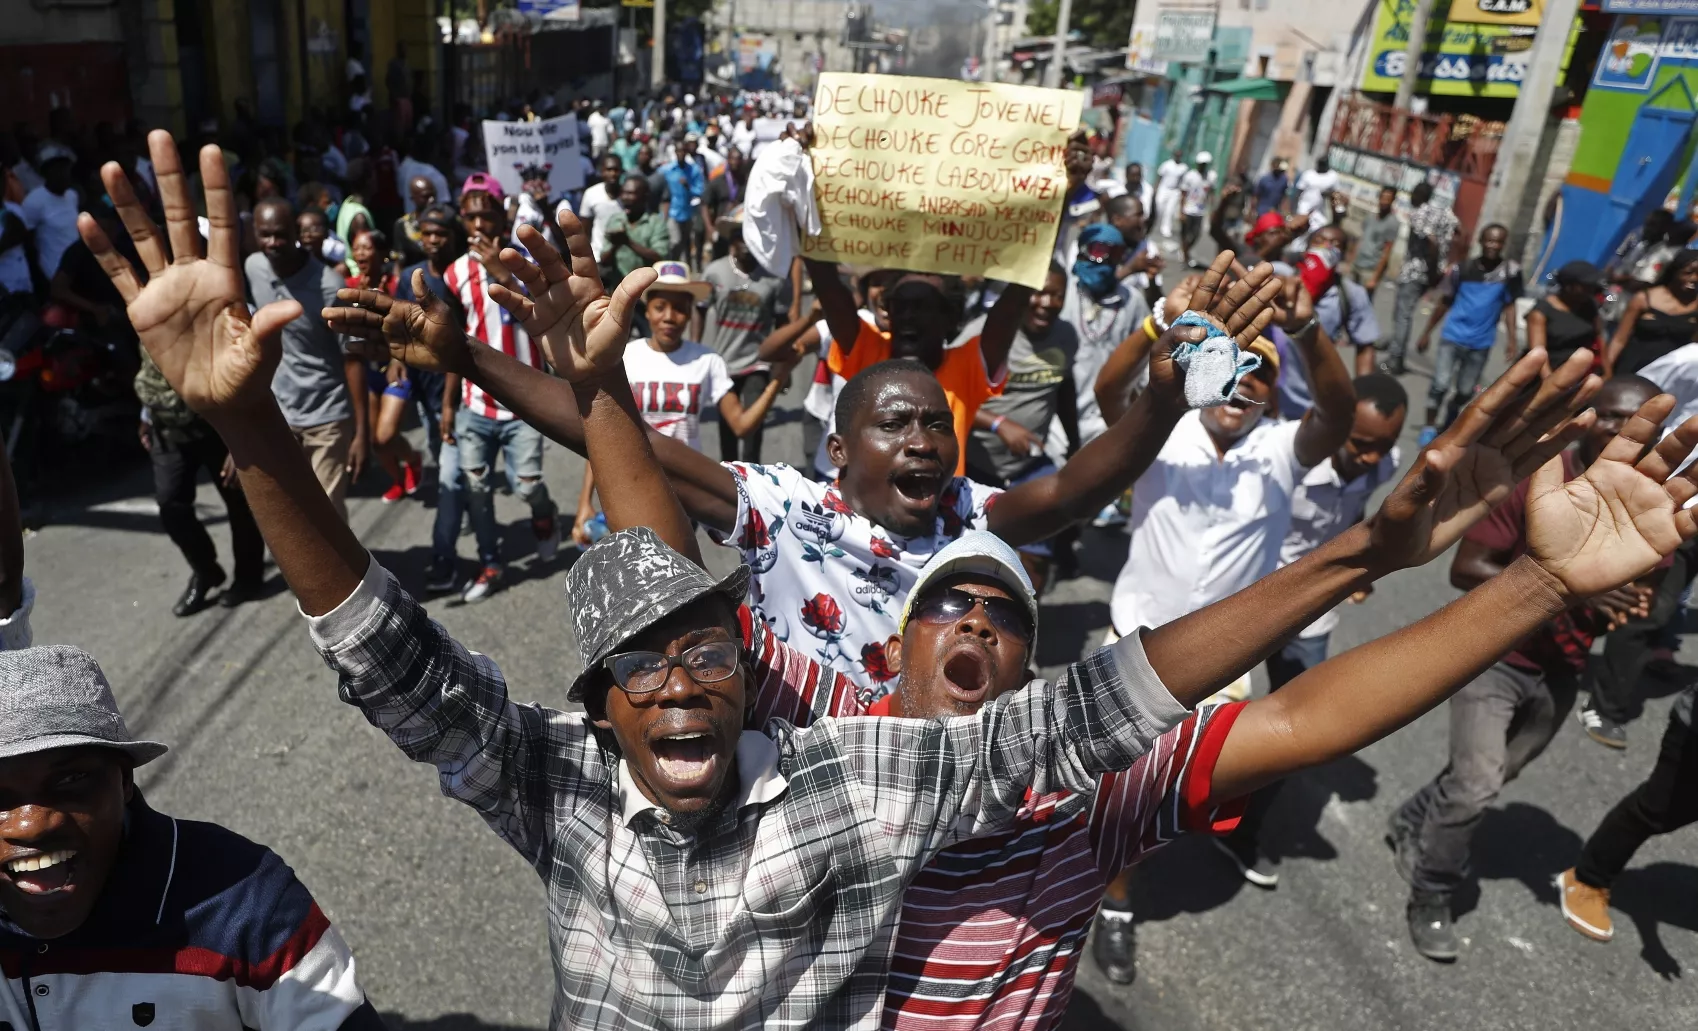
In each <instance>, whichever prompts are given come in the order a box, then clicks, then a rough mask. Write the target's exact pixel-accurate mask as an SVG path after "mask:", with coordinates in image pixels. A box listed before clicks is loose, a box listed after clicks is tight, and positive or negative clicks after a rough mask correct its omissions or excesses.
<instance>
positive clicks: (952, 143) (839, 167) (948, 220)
mask: <svg viewBox="0 0 1698 1031" xmlns="http://www.w3.org/2000/svg"><path fill="white" fill-rule="evenodd" d="M1080 100H1081V97H1080V94H1079V93H1078V92H1076V91H1071V90H1052V89H1038V88H1036V87H1032V86H1007V85H1002V84H997V83H976V82H961V81H957V80H954V79H921V78H906V77H901V78H898V77H894V76H883V75H857V74H847V73H828V74H824V75H821V76H820V85H819V92H818V94H817V96H816V97H815V100H814V108H815V114H814V146H813V151H812V154H813V167H814V199H815V200H816V202H817V203H818V205H819V212H820V222H821V223H822V225H823V231H822V232H821V233H820V235H818V236H812V237H804V238H803V240H802V253H803V254H805V255H807V256H808V257H811V258H818V259H820V260H822V261H837V262H844V263H848V264H852V265H871V266H877V267H883V268H901V269H913V270H916V271H921V272H940V273H946V274H972V275H980V276H987V277H990V278H992V279H1004V280H1008V281H1009V282H1014V283H1023V284H1026V285H1028V286H1033V287H1041V286H1042V285H1043V281H1044V274H1045V272H1046V271H1047V270H1048V268H1049V262H1050V252H1051V250H1053V249H1054V247H1055V235H1056V229H1057V226H1058V224H1059V222H1060V219H1061V205H1062V197H1063V196H1064V195H1065V194H1066V192H1067V172H1066V168H1065V167H1064V163H1063V156H1064V154H1065V152H1066V148H1067V137H1068V134H1069V133H1070V132H1071V131H1072V130H1073V129H1075V128H1076V127H1077V126H1078V125H1079V109H1080Z"/></svg>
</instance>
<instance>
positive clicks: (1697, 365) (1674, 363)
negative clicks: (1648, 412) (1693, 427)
mask: <svg viewBox="0 0 1698 1031" xmlns="http://www.w3.org/2000/svg"><path fill="white" fill-rule="evenodd" d="M1638 375H1640V376H1643V377H1645V378H1646V379H1648V380H1650V381H1651V382H1652V383H1655V384H1656V385H1657V387H1658V389H1660V390H1662V392H1663V393H1665V394H1673V395H1674V411H1672V412H1670V413H1669V417H1668V418H1667V419H1664V420H1663V428H1664V429H1667V430H1673V429H1674V428H1675V427H1676V426H1679V425H1680V424H1681V423H1683V422H1685V421H1686V420H1688V419H1690V418H1692V417H1693V416H1694V415H1698V343H1692V344H1683V345H1682V346H1680V347H1677V348H1675V349H1674V350H1672V351H1670V352H1669V353H1668V354H1665V355H1663V356H1662V357H1660V358H1658V359H1657V360H1656V361H1653V362H1651V363H1649V364H1647V365H1646V366H1644V367H1643V368H1641V369H1640V370H1639V372H1638Z"/></svg>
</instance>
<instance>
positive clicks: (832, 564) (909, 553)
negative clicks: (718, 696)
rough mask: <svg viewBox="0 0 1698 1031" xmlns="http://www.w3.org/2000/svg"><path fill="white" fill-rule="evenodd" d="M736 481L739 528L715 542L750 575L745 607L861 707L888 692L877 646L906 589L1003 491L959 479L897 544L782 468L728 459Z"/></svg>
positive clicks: (979, 522)
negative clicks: (921, 525)
mask: <svg viewBox="0 0 1698 1031" xmlns="http://www.w3.org/2000/svg"><path fill="white" fill-rule="evenodd" d="M725 467H726V468H727V469H730V470H731V472H732V474H733V475H734V476H735V477H736V480H737V495H738V501H737V522H736V525H734V526H733V527H732V528H731V532H730V533H729V534H719V533H714V534H713V537H714V539H715V540H718V541H719V542H720V543H722V544H725V545H727V546H728V547H733V548H736V549H737V550H738V551H740V552H741V553H742V558H743V561H744V562H746V563H748V566H749V569H750V570H751V571H752V572H753V573H754V579H753V580H751V581H750V583H749V606H750V608H751V609H752V610H753V611H754V612H755V614H756V615H758V616H760V618H761V619H762V620H763V621H765V622H766V623H767V625H768V626H770V627H771V628H772V632H773V633H774V634H776V635H778V638H779V640H781V641H785V642H788V643H789V645H790V647H792V648H795V649H797V650H798V651H802V652H806V653H807V654H809V655H810V656H812V657H813V658H816V659H818V660H819V661H820V662H822V663H825V664H826V665H829V666H831V667H832V668H834V669H837V670H840V671H841V672H842V673H843V674H844V675H845V676H847V677H848V678H849V679H850V680H852V681H854V682H855V684H856V686H857V687H858V688H860V692H859V693H860V694H861V696H862V698H863V700H866V701H869V702H870V701H876V700H877V699H879V698H881V697H883V696H884V695H886V694H888V693H889V692H890V688H891V686H892V685H893V684H894V683H895V680H896V678H895V675H894V674H893V673H891V672H890V670H889V669H888V668H887V667H886V666H885V663H884V643H885V641H886V640H887V639H888V638H889V637H890V635H891V634H894V633H895V632H896V620H897V618H898V617H899V616H900V615H901V614H902V605H903V603H904V602H905V601H906V600H907V597H908V592H909V591H910V590H912V589H913V586H914V582H915V581H916V580H917V579H918V578H919V575H920V570H921V569H923V568H925V565H926V563H927V562H928V561H930V560H931V557H932V556H933V555H934V554H936V553H937V551H938V549H940V548H942V547H943V546H944V545H946V544H948V543H949V542H950V541H952V540H954V539H955V538H956V537H959V536H960V535H961V532H962V531H963V530H972V529H980V530H982V529H984V528H985V508H986V505H987V504H988V503H989V502H990V500H991V499H992V498H994V497H995V496H996V495H998V494H1000V493H1002V492H1001V491H1000V490H998V489H997V488H995V487H987V486H985V485H984V484H982V483H974V482H973V481H972V480H968V479H966V478H964V477H956V478H954V479H953V480H951V481H950V482H949V483H948V484H946V485H945V487H944V492H943V496H942V498H941V499H940V501H939V503H938V517H937V525H936V527H935V530H934V532H933V533H932V534H930V535H928V536H925V537H898V536H896V535H895V534H892V533H890V532H889V531H887V530H884V529H883V528H881V527H878V526H875V525H873V523H872V521H871V520H870V519H868V518H867V517H866V516H863V515H858V514H856V513H855V512H853V511H851V510H850V508H849V505H848V503H847V502H845V501H844V500H843V498H842V496H841V495H840V494H838V492H837V489H836V488H835V487H831V486H828V485H826V484H823V483H816V482H814V481H813V480H810V479H808V478H807V477H806V476H804V475H802V473H801V472H800V471H798V470H796V469H792V468H791V467H790V466H787V465H748V464H745V463H742V462H727V463H726V466H725Z"/></svg>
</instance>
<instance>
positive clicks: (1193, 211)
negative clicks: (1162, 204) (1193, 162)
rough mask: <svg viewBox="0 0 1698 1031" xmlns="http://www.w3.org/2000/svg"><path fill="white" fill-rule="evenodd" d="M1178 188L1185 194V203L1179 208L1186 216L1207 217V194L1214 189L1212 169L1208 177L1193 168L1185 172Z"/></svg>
mask: <svg viewBox="0 0 1698 1031" xmlns="http://www.w3.org/2000/svg"><path fill="white" fill-rule="evenodd" d="M1179 188H1180V189H1181V190H1182V191H1184V193H1185V203H1184V205H1183V206H1182V207H1181V208H1180V210H1181V211H1182V212H1184V213H1185V214H1187V215H1207V214H1208V213H1209V194H1210V193H1211V192H1212V191H1213V190H1214V188H1215V173H1214V169H1212V168H1211V169H1209V173H1208V175H1204V174H1203V173H1202V172H1199V171H1197V170H1196V169H1195V168H1193V169H1190V170H1189V171H1187V172H1186V173H1185V175H1184V177H1183V178H1181V179H1180V180H1179Z"/></svg>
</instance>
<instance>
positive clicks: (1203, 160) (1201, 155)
mask: <svg viewBox="0 0 1698 1031" xmlns="http://www.w3.org/2000/svg"><path fill="white" fill-rule="evenodd" d="M1214 159H1215V156H1214V155H1213V154H1210V153H1209V152H1208V151H1206V150H1199V151H1198V152H1197V164H1199V165H1207V164H1212V163H1213V162H1214Z"/></svg>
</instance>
